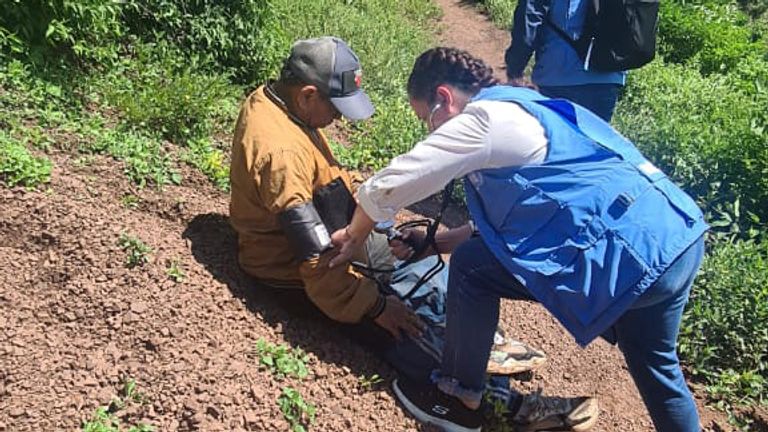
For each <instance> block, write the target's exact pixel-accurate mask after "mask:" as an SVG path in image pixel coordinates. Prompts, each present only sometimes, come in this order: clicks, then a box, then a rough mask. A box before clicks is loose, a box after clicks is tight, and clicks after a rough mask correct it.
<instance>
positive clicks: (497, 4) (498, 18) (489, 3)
mask: <svg viewBox="0 0 768 432" xmlns="http://www.w3.org/2000/svg"><path fill="white" fill-rule="evenodd" d="M480 4H481V8H482V9H483V10H484V11H485V12H487V13H488V15H490V17H491V19H492V20H493V22H494V23H495V24H496V25H497V26H498V27H500V28H504V29H511V28H512V17H513V15H514V13H515V7H517V0H480Z"/></svg>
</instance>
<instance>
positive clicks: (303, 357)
mask: <svg viewBox="0 0 768 432" xmlns="http://www.w3.org/2000/svg"><path fill="white" fill-rule="evenodd" d="M256 355H257V356H258V358H259V364H260V365H262V366H264V367H265V368H266V369H267V370H269V371H270V372H272V374H273V375H274V376H276V377H277V378H278V379H283V378H285V377H293V378H300V379H301V378H306V377H307V375H309V370H308V369H307V362H308V361H309V356H308V355H307V354H305V353H304V351H302V350H301V349H297V348H291V347H289V346H288V345H285V344H279V345H278V344H273V343H270V342H267V341H265V340H264V339H259V340H258V341H257V342H256Z"/></svg>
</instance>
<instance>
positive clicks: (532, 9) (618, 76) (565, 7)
mask: <svg viewBox="0 0 768 432" xmlns="http://www.w3.org/2000/svg"><path fill="white" fill-rule="evenodd" d="M587 1H588V0H519V1H518V3H517V8H516V9H515V16H514V22H513V25H512V43H511V44H510V46H509V48H508V49H507V52H506V55H505V60H506V64H507V76H509V77H518V76H522V75H523V71H524V70H525V66H526V65H527V64H528V60H530V58H531V55H532V54H533V53H534V52H535V53H536V61H535V63H534V66H533V74H532V76H531V78H532V80H533V82H534V83H535V84H536V85H538V86H572V85H583V84H620V85H624V82H625V80H626V72H591V71H585V70H584V63H583V62H582V61H581V59H580V58H579V56H578V55H577V54H576V51H575V50H574V49H573V48H572V47H571V45H570V44H569V43H568V42H567V41H565V40H564V39H563V38H562V36H560V35H559V34H557V32H555V30H553V29H552V28H551V24H550V23H548V22H547V19H548V18H547V15H548V14H549V19H550V20H551V21H552V22H553V23H554V24H555V25H557V26H558V27H559V28H560V29H562V30H564V31H565V32H566V33H568V34H570V35H571V36H572V38H573V39H577V38H578V37H579V36H580V35H581V31H582V26H583V24H584V17H585V16H586V12H587Z"/></svg>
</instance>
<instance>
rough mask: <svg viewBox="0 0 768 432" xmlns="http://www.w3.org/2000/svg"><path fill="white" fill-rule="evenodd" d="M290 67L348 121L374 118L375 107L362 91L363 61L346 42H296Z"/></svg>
mask: <svg viewBox="0 0 768 432" xmlns="http://www.w3.org/2000/svg"><path fill="white" fill-rule="evenodd" d="M287 65H288V67H289V68H290V70H291V72H293V73H294V74H296V76H298V77H299V78H301V79H302V80H303V81H304V82H306V83H307V84H312V85H314V86H317V88H318V90H320V91H321V92H322V93H323V94H325V95H327V96H328V97H329V98H330V99H331V103H333V105H334V106H335V107H336V109H338V110H339V112H340V113H341V114H342V115H343V116H344V117H346V118H348V119H350V120H363V119H367V118H368V117H370V116H371V115H372V114H373V111H374V108H373V104H372V103H371V100H370V99H369V98H368V95H366V94H365V92H363V89H362V88H361V87H360V83H361V79H362V75H363V70H362V68H361V66H360V60H359V59H358V58H357V55H355V53H354V52H353V51H352V49H350V48H349V46H348V45H347V43H346V42H344V41H343V40H341V39H339V38H336V37H332V36H324V37H320V38H315V39H304V40H299V41H296V42H295V43H294V44H293V47H292V48H291V55H290V56H289V57H288V60H287Z"/></svg>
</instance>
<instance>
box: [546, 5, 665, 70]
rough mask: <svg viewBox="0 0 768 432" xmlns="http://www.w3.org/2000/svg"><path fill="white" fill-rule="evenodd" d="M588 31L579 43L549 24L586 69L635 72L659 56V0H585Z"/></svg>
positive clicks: (585, 30) (580, 38) (550, 22)
mask: <svg viewBox="0 0 768 432" xmlns="http://www.w3.org/2000/svg"><path fill="white" fill-rule="evenodd" d="M585 1H587V2H588V5H587V15H586V18H585V20H584V30H583V31H582V34H581V36H580V37H579V38H578V39H577V40H573V39H571V37H570V36H569V35H568V34H567V33H566V32H565V31H563V29H561V28H560V27H558V26H557V25H556V24H555V23H553V22H552V20H551V19H550V18H547V21H548V23H549V25H550V27H552V29H554V30H555V32H557V33H558V34H559V35H560V37H562V38H563V39H565V40H566V41H567V42H568V43H569V44H570V45H571V46H572V47H573V49H575V50H576V53H577V54H578V55H579V58H581V59H582V60H583V61H584V69H585V70H590V71H596V72H615V71H623V70H628V69H635V68H639V67H640V66H643V65H644V64H646V63H648V62H650V61H651V60H653V57H654V56H655V55H656V30H657V27H658V18H659V0H585Z"/></svg>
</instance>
